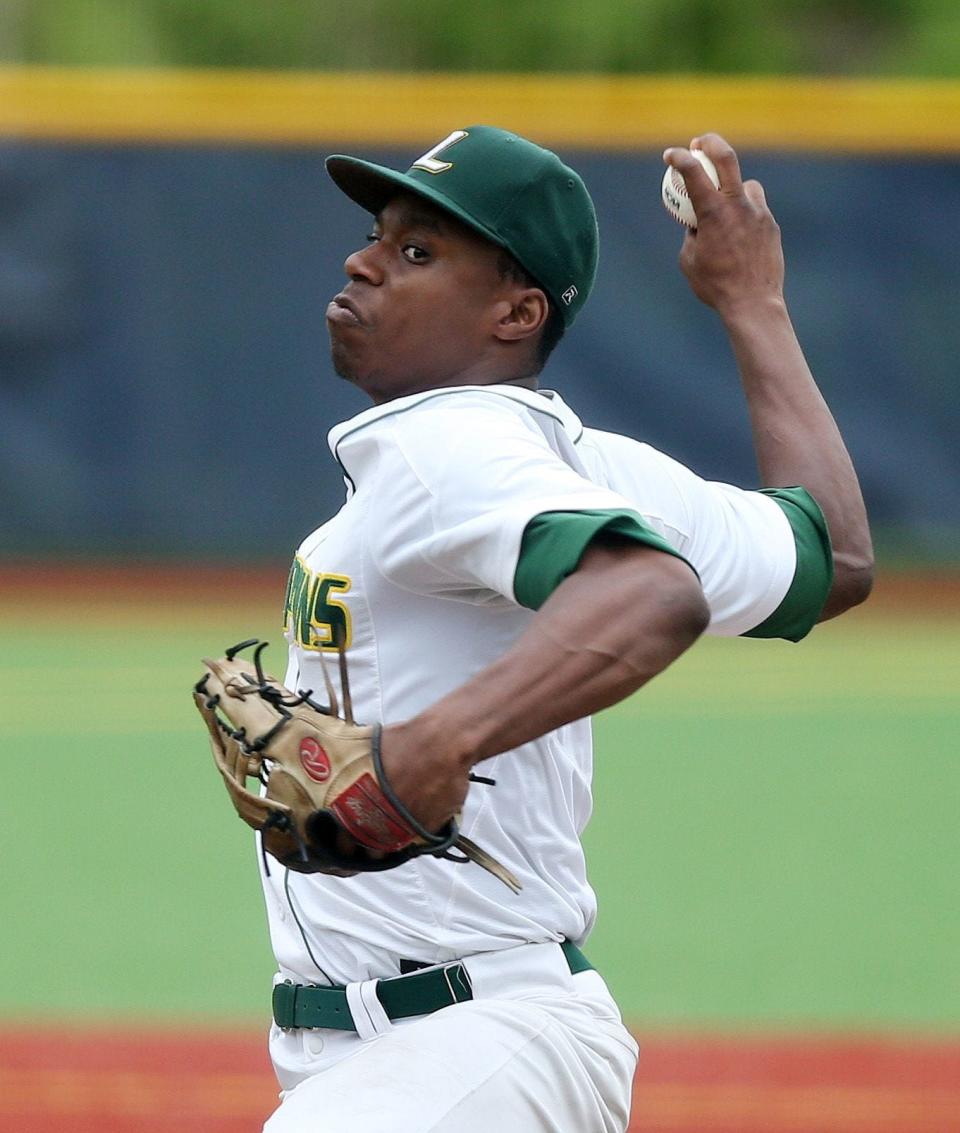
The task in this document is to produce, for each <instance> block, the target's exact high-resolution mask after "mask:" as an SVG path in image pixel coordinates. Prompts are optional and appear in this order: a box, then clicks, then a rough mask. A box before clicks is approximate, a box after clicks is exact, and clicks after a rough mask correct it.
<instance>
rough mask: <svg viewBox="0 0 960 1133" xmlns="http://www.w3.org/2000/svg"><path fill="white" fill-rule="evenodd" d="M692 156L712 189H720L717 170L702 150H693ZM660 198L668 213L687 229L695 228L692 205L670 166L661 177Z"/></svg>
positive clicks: (695, 216)
mask: <svg viewBox="0 0 960 1133" xmlns="http://www.w3.org/2000/svg"><path fill="white" fill-rule="evenodd" d="M690 152H691V153H692V154H693V156H694V157H695V158H696V159H697V161H699V162H700V164H701V165H702V166H703V168H704V169H705V170H706V171H707V176H708V177H709V178H710V180H711V181H712V182H713V184H714V187H715V188H717V189H719V188H720V178H719V177H718V176H717V169H716V166H715V165H714V164H713V162H712V161H711V160H710V158H709V157H707V155H706V154H705V153H704V152H703V150H699V149H693V150H691V151H690ZM660 192H661V196H662V197H663V205H664V208H665V209H666V210H667V212H668V213H670V215H671V216H672V217H673V218H674V220H679V221H680V223H681V224H685V225H686V226H687V228H696V227H697V214H696V213H695V212H694V211H693V205H692V204H691V203H690V195H689V194H688V192H687V186H686V184H685V182H684V180H683V178H682V177H681V176H680V174H679V173H678V172H677V170H676V169H674V168H673V166H672V165H668V166H667V171H666V173H664V175H663V185H662V186H661V190H660Z"/></svg>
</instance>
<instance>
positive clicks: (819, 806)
mask: <svg viewBox="0 0 960 1133" xmlns="http://www.w3.org/2000/svg"><path fill="white" fill-rule="evenodd" d="M8 579H9V576H8ZM51 581H53V580H51ZM78 581H79V580H76V579H71V578H70V576H69V575H66V576H62V577H58V578H57V579H56V580H55V585H52V586H49V587H38V585H37V583H36V582H35V581H34V582H33V583H32V584H30V585H26V586H25V585H24V584H23V581H22V580H21V583H20V598H19V601H18V602H17V603H16V604H15V605H13V604H11V603H10V601H9V590H8V597H7V600H5V601H4V602H3V604H2V606H0V626H2V630H3V635H4V641H5V645H6V647H5V649H4V651H3V657H2V679H0V712H2V717H3V720H4V729H5V733H6V735H7V736H8V739H9V741H10V743H11V746H12V750H13V752H15V753H16V755H15V757H14V758H15V761H16V768H17V772H16V775H15V777H13V779H12V781H11V782H10V784H9V785H8V788H7V789H6V790H5V791H4V793H3V797H2V800H0V822H2V827H3V829H4V831H5V833H6V839H7V850H6V879H7V880H6V894H7V901H8V902H9V904H8V907H9V908H10V909H12V910H16V912H15V919H13V920H11V921H9V922H8V929H9V928H13V929H14V932H13V934H12V935H13V939H11V940H7V941H6V942H5V955H6V963H5V964H4V965H3V966H2V970H0V1005H2V1007H3V1010H4V1011H5V1012H7V1013H10V1014H12V1015H14V1016H25V1015H27V1014H30V1013H32V1012H34V1011H38V1012H39V1013H40V1017H41V1018H43V1017H46V1018H47V1020H48V1021H49V1020H52V1019H62V1018H64V1017H68V1018H72V1019H73V1020H74V1021H76V1020H77V1019H78V1018H80V1019H82V1018H84V1017H86V1016H90V1017H91V1018H94V1019H99V1020H101V1021H103V1020H106V1019H110V1018H116V1017H125V1018H126V1019H127V1020H128V1021H129V1020H130V1019H141V1018H144V1019H153V1020H154V1021H155V1022H156V1021H164V1020H166V1021H167V1022H169V1021H170V1020H171V1019H183V1018H189V1019H192V1021H193V1022H194V1023H196V1022H197V1021H200V1020H203V1019H207V1020H211V1019H214V1020H220V1021H224V1020H230V1019H235V1018H245V1019H247V1020H249V1021H257V1020H259V1019H262V1014H263V1009H264V1004H265V1003H266V1000H267V996H268V989H269V986H270V977H271V974H272V963H271V958H270V954H269V947H268V943H267V940H266V933H265V928H264V925H263V916H262V909H261V896H260V891H259V885H258V883H257V879H256V869H255V862H254V851H253V847H252V839H251V838H250V837H249V836H248V834H247V833H246V831H245V828H243V827H242V826H241V824H240V823H238V822H237V821H236V818H235V817H234V815H233V812H232V810H231V809H230V807H229V806H228V804H227V802H226V800H225V799H224V798H222V797H221V796H222V788H221V787H220V784H219V782H218V780H217V777H216V775H215V773H214V772H213V769H212V767H208V763H209V754H208V752H207V745H206V741H205V738H204V735H203V732H202V729H201V726H200V723H199V721H198V720H197V719H196V713H195V710H194V708H193V705H192V703H191V701H190V698H189V695H188V692H189V688H190V685H191V683H192V681H193V680H194V679H195V676H196V674H197V673H198V662H199V658H200V657H201V656H203V655H209V654H210V653H211V652H213V653H215V654H218V653H219V652H220V651H221V649H222V647H225V646H226V645H228V644H229V643H231V642H232V641H234V640H238V639H240V638H243V637H246V636H248V635H249V634H257V633H259V634H261V635H262V636H263V637H264V638H266V639H267V640H272V641H273V642H274V646H273V649H272V656H273V658H274V659H275V660H277V661H279V660H282V657H283V649H282V648H281V646H282V639H280V638H279V635H278V634H277V632H276V630H277V624H278V610H279V601H280V596H281V593H282V575H279V574H278V575H277V576H276V577H271V575H270V574H269V573H266V574H259V575H247V576H244V575H242V574H241V575H238V576H233V577H230V576H227V577H226V578H225V579H223V580H222V584H223V585H224V587H225V589H226V592H225V593H224V594H222V595H221V596H220V597H219V598H217V597H216V590H217V582H218V579H217V575H216V573H215V572H213V571H209V570H208V571H206V572H204V573H203V575H202V585H203V590H202V591H201V590H200V588H199V587H198V585H197V580H191V579H190V578H188V577H184V576H183V575H179V574H178V575H176V576H174V577H173V578H171V577H170V576H166V577H165V576H164V575H163V574H162V573H161V574H155V575H154V576H153V579H152V581H151V579H150V578H148V577H146V576H141V582H142V584H143V587H142V588H143V590H147V589H148V588H150V587H151V586H152V587H154V588H156V589H157V590H158V591H159V593H158V594H157V596H156V597H155V598H153V599H150V598H147V599H143V598H141V597H139V596H138V594H137V592H136V590H135V589H134V588H131V587H130V586H129V585H127V586H122V587H120V588H119V589H118V588H117V587H116V586H114V587H110V586H109V585H107V586H106V587H104V588H103V589H97V588H96V587H88V588H84V587H83V586H82V585H78ZM208 590H212V591H213V594H214V598H213V601H210V600H208V599H207V598H206V597H204V595H205V594H206V593H207V592H208ZM14 592H16V588H14ZM958 596H960V587H958V586H953V587H950V586H948V585H946V584H944V583H941V584H940V588H939V590H932V589H931V591H930V593H929V594H928V596H927V601H926V602H925V604H924V606H925V608H924V609H922V611H920V612H916V611H913V610H911V608H910V607H909V605H907V606H905V605H904V602H903V596H902V594H901V593H900V592H899V591H898V590H897V589H896V588H895V587H894V586H893V585H892V584H890V583H888V585H887V587H886V597H885V596H884V588H881V593H880V596H879V599H878V601H877V608H876V609H875V610H873V611H870V610H868V609H867V608H864V609H863V610H862V611H858V612H857V613H855V614H853V615H851V616H850V617H849V618H848V619H847V622H846V624H843V623H842V622H837V623H833V624H829V625H827V626H824V627H821V628H820V629H819V630H818V631H817V633H816V634H815V635H814V636H813V638H812V639H811V640H810V641H809V642H808V643H807V644H805V645H804V646H802V647H800V648H797V647H796V646H791V645H788V644H785V643H778V644H766V645H764V644H763V643H758V642H755V641H734V642H730V641H718V640H713V641H707V642H702V643H701V644H700V646H699V647H698V648H697V649H695V650H693V651H692V652H691V653H689V654H688V655H687V656H686V657H685V658H683V659H682V660H681V661H680V662H679V663H678V664H677V665H676V666H674V668H673V669H672V670H671V671H669V672H668V673H666V674H665V675H664V676H662V677H661V678H659V679H658V680H657V681H656V682H655V684H654V685H653V686H651V687H650V688H649V689H648V690H646V691H645V692H643V693H642V694H640V695H638V696H636V697H634V698H632V699H631V700H630V701H628V702H626V703H624V704H623V705H620V706H618V707H617V708H615V709H613V710H612V711H610V712H608V713H605V714H604V715H603V717H602V718H601V719H600V720H599V722H598V726H597V733H598V734H597V806H596V815H595V818H594V820H593V822H592V823H591V825H590V827H589V830H588V838H587V841H588V850H589V855H590V862H591V874H592V877H593V881H594V883H595V885H596V886H597V888H598V890H599V894H600V902H601V917H600V921H599V924H598V927H597V929H596V931H595V933H594V936H593V937H592V939H591V942H590V953H591V956H592V957H593V959H594V961H595V962H596V963H597V964H598V966H599V967H600V968H601V970H603V971H604V973H605V974H606V976H607V978H608V979H609V980H610V982H611V984H612V985H613V987H614V988H615V989H616V991H617V994H618V996H619V998H620V1001H621V1004H622V1006H623V1009H624V1012H625V1014H626V1015H627V1016H628V1017H629V1018H630V1020H631V1021H632V1022H633V1023H634V1024H635V1025H636V1026H637V1027H639V1028H651V1027H653V1028H660V1029H663V1028H669V1027H677V1026H680V1027H683V1028H687V1029H691V1028H694V1029H700V1030H703V1029H704V1028H706V1029H707V1030H714V1031H716V1030H721V1031H723V1030H730V1029H733V1030H734V1031H736V1030H744V1029H746V1030H748V1031H749V1030H753V1031H756V1030H757V1029H758V1028H759V1029H772V1030H775V1031H776V1030H780V1029H786V1030H788V1031H792V1032H798V1031H803V1030H807V1031H813V1032H824V1031H839V1032H845V1031H851V1030H857V1029H860V1030H865V1031H867V1032H872V1033H875V1032H878V1031H881V1032H882V1031H890V1032H893V1031H897V1030H903V1031H907V1032H917V1033H921V1034H922V1033H928V1034H941V1035H946V1036H949V1035H951V1034H956V1032H957V1031H958V1030H960V1027H958V1022H960V980H958V971H957V956H958V954H960V905H958V902H957V869H956V866H957V861H958V855H960V835H958V833H957V823H956V814H957V803H958V800H960V765H958V761H957V759H956V750H957V741H958V739H960V703H958V698H957V695H956V691H957V690H956V671H955V659H956V656H957V652H958V649H960V612H958V611H957V610H956V601H957V598H958ZM937 597H942V598H943V599H944V600H945V601H948V602H951V603H953V604H954V609H953V611H952V612H950V613H941V612H940V611H939V610H937V609H936V608H935V604H934V599H936V598H937ZM51 686H53V687H56V688H57V690H58V691H57V694H56V702H55V704H51V699H50V695H49V689H50V688H51ZM38 806H39V808H40V810H41V815H40V816H38V814H37V808H38ZM27 972H29V973H33V974H34V977H35V978H28V979H25V978H24V973H27ZM38 981H39V982H38ZM38 987H42V994H40V995H38Z"/></svg>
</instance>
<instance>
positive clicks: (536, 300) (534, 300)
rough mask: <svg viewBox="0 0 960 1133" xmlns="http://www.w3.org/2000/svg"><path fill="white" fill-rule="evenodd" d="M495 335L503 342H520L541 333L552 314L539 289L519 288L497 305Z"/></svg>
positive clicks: (544, 296) (545, 298)
mask: <svg viewBox="0 0 960 1133" xmlns="http://www.w3.org/2000/svg"><path fill="white" fill-rule="evenodd" d="M497 307H498V310H497V315H498V318H497V322H496V326H495V329H494V334H495V336H496V337H497V338H499V339H500V341H501V342H520V341H522V340H524V339H528V338H533V337H535V336H536V335H538V334H539V333H540V330H541V329H542V328H543V326H544V324H545V323H546V321H547V316H548V315H549V314H550V306H549V303H548V301H547V297H546V295H544V293H543V292H542V291H541V290H540V288H539V287H517V288H516V289H514V290H512V291H511V292H510V294H509V296H508V297H506V298H504V299H502V300H501V301H500V302H499V303H498V304H497Z"/></svg>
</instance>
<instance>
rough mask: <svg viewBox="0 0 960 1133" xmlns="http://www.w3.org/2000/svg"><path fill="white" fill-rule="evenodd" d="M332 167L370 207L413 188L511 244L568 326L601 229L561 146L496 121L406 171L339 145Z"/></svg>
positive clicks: (583, 296)
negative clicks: (547, 145) (553, 147)
mask: <svg viewBox="0 0 960 1133" xmlns="http://www.w3.org/2000/svg"><path fill="white" fill-rule="evenodd" d="M327 172H328V173H329V174H330V176H331V177H332V178H333V180H334V181H335V182H336V184H337V185H338V186H339V187H340V188H341V189H342V190H343V191H344V192H345V193H346V194H347V196H348V197H350V198H352V199H353V200H354V201H356V202H357V204H358V205H361V206H362V207H363V208H365V209H367V210H368V211H369V212H372V213H373V214H374V215H376V214H377V213H379V212H380V210H381V209H382V208H383V207H384V206H385V205H386V204H387V203H388V202H389V201H390V200H391V198H392V197H395V196H396V195H397V193H400V192H407V193H414V194H415V195H417V196H419V197H424V198H425V199H426V200H428V201H431V202H432V203H433V204H435V205H437V206H438V207H439V208H441V209H444V210H445V211H446V212H449V213H451V214H452V215H453V216H455V217H456V218H457V219H458V220H461V221H462V222H463V223H464V224H466V225H468V226H469V227H470V228H472V229H474V230H475V231H477V232H479V233H480V234H481V235H482V236H485V237H487V239H488V240H491V241H493V243H494V244H498V245H499V246H500V247H501V248H505V249H506V250H507V251H508V252H510V254H511V255H512V256H513V257H514V258H515V259H516V260H517V261H518V262H519V263H520V264H521V265H522V266H523V267H524V268H525V269H526V270H527V271H528V272H529V273H530V275H532V276H533V277H534V279H536V280H537V281H538V282H539V283H540V284H541V285H542V286H543V288H544V290H545V291H546V292H547V295H548V296H549V298H550V299H551V300H552V301H553V303H554V304H555V306H556V307H557V309H558V310H559V311H560V313H561V314H562V316H563V322H564V325H565V326H570V324H571V323H572V322H573V320H574V319H575V318H576V316H577V314H578V312H579V310H580V308H581V307H582V306H583V305H584V303H585V302H586V301H587V296H588V295H589V294H590V289H591V288H592V287H593V281H594V279H595V277H596V274H597V253H598V245H599V234H598V232H597V215H596V212H595V211H594V207H593V201H592V200H591V199H590V194H589V193H588V192H587V189H586V186H585V185H584V183H583V181H582V179H581V178H580V175H579V174H578V173H576V172H575V171H574V170H573V169H570V168H569V167H568V166H566V165H564V164H563V162H562V161H561V160H560V158H558V157H557V155H556V154H555V153H552V152H551V151H550V150H548V149H543V148H542V147H541V146H538V145H535V144H534V143H533V142H528V141H527V140H526V138H521V137H518V136H517V135H516V134H510V133H508V132H507V131H506V130H500V129H497V128H496V127H495V126H468V127H467V128H466V129H465V130H454V131H453V133H452V134H450V135H449V136H448V137H446V138H444V140H443V141H442V142H439V143H438V144H437V145H435V146H434V147H433V149H430V150H428V151H427V152H426V153H425V154H424V155H423V157H420V158H417V160H416V161H415V162H414V163H413V164H412V165H411V166H410V168H409V169H408V170H407V171H406V173H401V172H400V171H399V170H398V169H390V168H388V167H387V166H383V165H374V164H373V163H372V162H369V161H361V160H360V159H359V158H356V157H345V156H344V155H343V154H334V155H333V156H331V157H328V158H327Z"/></svg>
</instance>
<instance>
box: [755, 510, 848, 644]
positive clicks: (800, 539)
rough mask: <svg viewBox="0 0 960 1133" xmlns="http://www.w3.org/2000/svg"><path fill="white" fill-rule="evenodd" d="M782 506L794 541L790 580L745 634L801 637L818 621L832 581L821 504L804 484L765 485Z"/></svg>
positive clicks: (830, 554)
mask: <svg viewBox="0 0 960 1133" xmlns="http://www.w3.org/2000/svg"><path fill="white" fill-rule="evenodd" d="M762 490H763V494H764V495H766V496H770V497H771V498H772V499H774V500H776V502H777V503H778V504H779V505H780V507H781V508H782V509H783V512H784V514H785V515H786V517H787V519H788V520H789V523H790V526H791V528H792V529H793V538H794V541H795V542H796V545H797V566H796V569H795V570H794V572H793V582H791V583H790V589H789V590H788V591H787V593H786V596H785V597H784V599H783V601H782V602H781V603H780V605H779V606H778V607H777V608H776V609H775V610H774V611H773V613H772V614H771V615H770V616H769V617H768V618H767V619H766V620H765V621H762V622H761V623H760V625H758V626H755V627H754V628H753V629H751V630H748V631H747V632H746V633H745V634H743V636H744V637H782V638H785V639H786V640H787V641H800V639H801V638H803V637H806V636H807V634H808V633H809V632H810V630H812V629H813V627H814V626H815V625H816V624H817V621H818V619H819V617H820V613H821V611H822V610H823V607H824V604H825V603H826V601H827V595H828V594H829V593H830V587H831V586H832V585H833V548H832V547H831V545H830V532H829V531H828V530H827V521H826V519H824V517H823V512H822V511H821V510H820V505H819V504H818V503H817V501H816V500H815V499H814V498H813V496H811V495H810V493H809V492H808V491H807V490H806V488H764V489H762Z"/></svg>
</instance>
